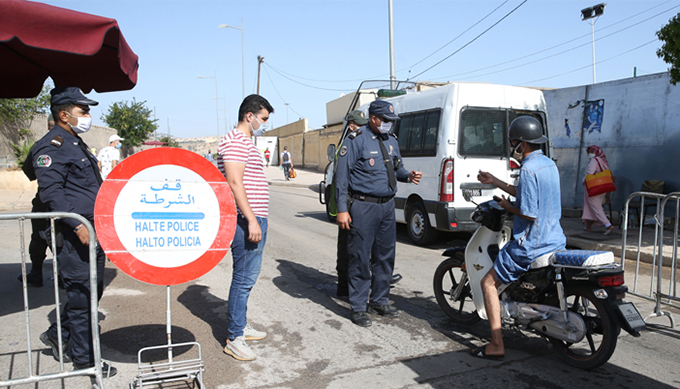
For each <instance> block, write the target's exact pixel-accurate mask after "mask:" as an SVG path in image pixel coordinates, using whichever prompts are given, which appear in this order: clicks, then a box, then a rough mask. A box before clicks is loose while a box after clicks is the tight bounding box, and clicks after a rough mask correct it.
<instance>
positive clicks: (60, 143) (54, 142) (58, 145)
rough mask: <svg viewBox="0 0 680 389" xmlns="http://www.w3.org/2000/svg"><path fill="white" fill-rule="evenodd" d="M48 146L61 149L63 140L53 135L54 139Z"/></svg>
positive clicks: (59, 136)
mask: <svg viewBox="0 0 680 389" xmlns="http://www.w3.org/2000/svg"><path fill="white" fill-rule="evenodd" d="M50 144H51V145H53V146H57V148H59V147H61V145H63V144H64V138H62V137H61V135H55V136H54V138H52V140H51V141H50Z"/></svg>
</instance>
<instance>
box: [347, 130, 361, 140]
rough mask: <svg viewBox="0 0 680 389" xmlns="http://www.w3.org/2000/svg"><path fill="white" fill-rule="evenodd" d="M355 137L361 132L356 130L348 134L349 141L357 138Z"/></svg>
mask: <svg viewBox="0 0 680 389" xmlns="http://www.w3.org/2000/svg"><path fill="white" fill-rule="evenodd" d="M357 135H361V130H356V131H354V132H352V133H350V134H349V137H350V138H351V139H354V138H356V137H357Z"/></svg>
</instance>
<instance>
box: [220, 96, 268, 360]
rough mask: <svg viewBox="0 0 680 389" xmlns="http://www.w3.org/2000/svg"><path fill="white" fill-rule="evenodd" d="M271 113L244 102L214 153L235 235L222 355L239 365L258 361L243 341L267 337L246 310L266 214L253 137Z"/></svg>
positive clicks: (252, 100) (261, 102) (251, 100)
mask: <svg viewBox="0 0 680 389" xmlns="http://www.w3.org/2000/svg"><path fill="white" fill-rule="evenodd" d="M271 113H274V108H272V106H271V105H270V104H269V102H268V101H267V100H266V99H265V98H264V97H262V96H259V95H250V96H248V97H246V98H245V99H244V100H243V103H241V107H240V108H239V111H238V125H237V126H236V128H235V129H233V130H232V131H231V132H230V133H228V134H227V135H225V136H224V138H222V140H221V141H220V144H219V148H218V154H217V167H218V168H219V169H220V171H222V173H223V174H224V176H225V177H226V178H227V182H228V183H229V186H230V187H231V191H232V193H233V194H234V200H236V207H237V209H238V217H237V223H236V233H235V234H234V241H233V242H232V244H231V255H232V257H233V259H234V266H233V268H234V270H233V271H234V274H233V277H232V280H231V288H230V289H229V303H228V310H229V314H228V315H229V316H228V317H229V324H228V326H227V331H228V333H229V334H228V339H227V344H226V346H225V347H224V352H225V353H227V354H229V355H231V356H232V357H234V358H236V359H238V360H241V361H252V360H254V359H255V358H257V356H256V355H255V353H254V352H253V351H252V350H251V349H250V347H248V344H247V343H246V340H260V339H264V338H265V337H266V336H267V333H265V332H262V331H258V330H256V329H254V328H253V327H251V326H250V324H249V323H248V320H247V318H246V311H247V305H248V297H249V296H250V290H251V289H252V288H253V286H255V282H256V281H257V277H258V275H259V274H260V267H261V265H262V251H263V250H264V245H265V242H266V241H267V229H268V225H267V216H268V213H269V187H268V186H267V179H266V177H265V175H264V165H265V163H264V159H263V158H262V154H261V153H260V151H259V150H258V149H257V147H255V144H254V143H253V141H252V137H253V136H262V135H263V134H264V133H265V131H267V129H268V128H269V123H268V122H267V121H268V120H269V115H270V114H271Z"/></svg>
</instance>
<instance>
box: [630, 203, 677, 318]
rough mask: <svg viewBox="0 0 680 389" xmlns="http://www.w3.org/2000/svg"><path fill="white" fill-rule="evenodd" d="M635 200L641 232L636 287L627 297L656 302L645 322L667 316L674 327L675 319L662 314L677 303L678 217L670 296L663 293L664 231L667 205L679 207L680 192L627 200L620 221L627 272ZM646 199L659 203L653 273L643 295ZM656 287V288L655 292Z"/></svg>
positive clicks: (637, 256) (657, 207) (639, 235)
mask: <svg viewBox="0 0 680 389" xmlns="http://www.w3.org/2000/svg"><path fill="white" fill-rule="evenodd" d="M635 197H640V212H639V220H638V222H639V232H638V244H637V255H636V259H635V279H634V282H633V287H632V289H629V290H628V293H630V294H633V295H635V296H638V297H641V298H645V299H647V300H651V301H654V302H656V306H655V308H654V312H652V313H651V314H649V315H647V317H645V321H646V320H647V319H649V318H651V317H659V316H666V317H668V318H669V320H670V322H671V327H674V326H675V323H674V320H673V315H672V314H671V313H670V312H668V311H662V310H661V304H662V303H663V304H668V305H673V304H672V303H671V302H670V300H671V299H675V300H678V299H677V297H676V294H675V289H676V288H675V279H676V277H675V273H676V270H677V269H676V253H677V245H678V241H677V236H678V220H677V216H676V221H675V240H674V242H673V259H672V261H671V262H672V263H671V283H670V289H669V294H668V295H666V294H663V293H661V289H662V285H663V283H662V279H663V272H662V269H663V228H664V211H665V206H666V203H667V202H668V200H669V199H671V198H676V199H677V201H676V203H679V204H680V192H677V193H671V194H668V195H666V194H660V193H651V192H633V193H631V194H630V195H629V196H628V199H626V203H625V205H624V210H623V214H622V215H621V217H623V218H624V219H623V238H622V241H621V266H623V267H624V270H625V259H626V258H625V257H626V244H627V240H628V221H629V206H630V202H631V200H633V199H634V198H635ZM645 199H654V200H656V204H655V206H656V214H655V215H654V245H653V249H652V261H651V264H652V273H651V280H650V284H649V292H648V293H645V292H642V291H639V290H638V280H639V278H640V257H641V251H642V250H641V248H642V243H643V238H642V232H643V229H644V226H645ZM677 212H678V208H677V205H676V214H677ZM655 277H656V282H655ZM655 286H656V288H655ZM670 290H672V294H671V293H670ZM662 296H663V297H665V298H667V299H669V301H661V298H662Z"/></svg>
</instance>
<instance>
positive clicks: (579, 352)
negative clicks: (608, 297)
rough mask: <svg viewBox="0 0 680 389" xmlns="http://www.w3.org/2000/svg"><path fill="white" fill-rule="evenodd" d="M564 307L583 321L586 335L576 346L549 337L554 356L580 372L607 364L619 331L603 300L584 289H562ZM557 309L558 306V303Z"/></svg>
mask: <svg viewBox="0 0 680 389" xmlns="http://www.w3.org/2000/svg"><path fill="white" fill-rule="evenodd" d="M565 295H566V298H567V308H568V309H569V310H570V311H572V312H575V313H577V314H579V315H581V317H582V318H583V321H584V322H585V325H586V334H585V337H584V338H583V340H581V341H580V342H578V343H569V342H565V341H562V340H558V339H553V338H550V343H552V344H553V346H554V347H555V351H557V355H558V356H559V357H560V358H561V359H562V360H563V361H564V362H566V363H567V364H569V365H571V366H574V367H577V368H579V369H584V370H590V369H594V368H596V367H600V366H602V365H604V364H605V363H607V361H608V360H609V358H611V356H612V354H614V349H615V348H616V341H617V338H618V335H619V332H620V330H619V328H618V326H616V324H614V320H612V318H611V316H609V313H608V312H607V310H606V308H605V306H604V304H603V303H602V300H600V299H598V298H596V297H595V295H594V294H593V292H592V291H591V290H590V289H588V288H585V287H576V288H568V289H567V290H565ZM557 305H558V306H559V303H558V304H557Z"/></svg>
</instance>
